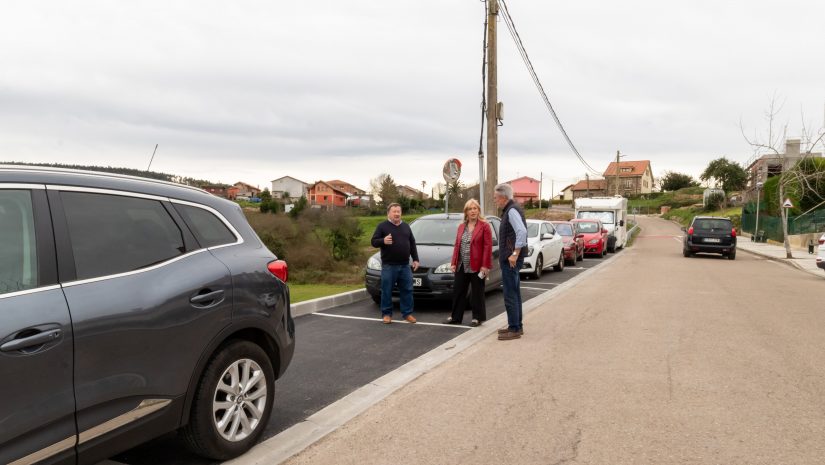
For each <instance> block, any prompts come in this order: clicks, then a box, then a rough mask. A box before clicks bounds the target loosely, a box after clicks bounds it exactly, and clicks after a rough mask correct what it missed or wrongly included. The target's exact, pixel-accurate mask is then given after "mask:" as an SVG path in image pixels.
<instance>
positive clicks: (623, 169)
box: [622, 168, 633, 173]
mask: <svg viewBox="0 0 825 465" xmlns="http://www.w3.org/2000/svg"><path fill="white" fill-rule="evenodd" d="M631 171H633V168H622V173H630V172H631Z"/></svg>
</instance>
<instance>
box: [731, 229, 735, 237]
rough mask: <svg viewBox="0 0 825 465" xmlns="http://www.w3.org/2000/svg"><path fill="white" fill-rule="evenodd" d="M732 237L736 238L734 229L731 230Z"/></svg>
mask: <svg viewBox="0 0 825 465" xmlns="http://www.w3.org/2000/svg"><path fill="white" fill-rule="evenodd" d="M730 236H731V237H736V228H733V229H731V230H730Z"/></svg>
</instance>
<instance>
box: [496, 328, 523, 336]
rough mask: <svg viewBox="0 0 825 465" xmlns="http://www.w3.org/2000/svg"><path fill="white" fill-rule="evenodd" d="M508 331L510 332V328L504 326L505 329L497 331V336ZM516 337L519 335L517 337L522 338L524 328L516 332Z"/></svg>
mask: <svg viewBox="0 0 825 465" xmlns="http://www.w3.org/2000/svg"><path fill="white" fill-rule="evenodd" d="M508 331H510V327H509V326H505V327H503V328H501V329H499V330H498V333H499V334H504V333H506V332H508ZM518 335H519V336H524V328H521V329H520V330H518Z"/></svg>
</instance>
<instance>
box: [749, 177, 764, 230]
mask: <svg viewBox="0 0 825 465" xmlns="http://www.w3.org/2000/svg"><path fill="white" fill-rule="evenodd" d="M762 186H763V183H762V182H761V181H760V182H757V183H756V226H754V228H753V236H751V237H752V238H756V241H757V242H759V192H760V191H761V190H762Z"/></svg>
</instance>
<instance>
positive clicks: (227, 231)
mask: <svg viewBox="0 0 825 465" xmlns="http://www.w3.org/2000/svg"><path fill="white" fill-rule="evenodd" d="M286 279H287V268H286V264H285V263H284V262H283V261H280V260H278V259H277V257H275V256H274V255H273V254H272V253H271V252H270V251H269V250H267V249H266V247H264V246H263V244H262V243H261V241H260V240H259V239H258V237H257V236H256V234H255V232H254V231H253V230H252V228H251V227H250V226H249V224H248V223H247V222H246V219H245V218H244V216H243V213H242V212H241V209H240V208H239V207H238V205H237V204H235V203H233V202H230V201H228V200H223V199H220V198H218V197H215V196H212V195H210V194H208V193H207V192H205V191H202V190H200V189H195V188H191V187H187V186H182V185H177V184H172V183H166V182H160V181H154V180H149V179H142V178H133V177H126V176H117V175H110V174H104V173H95V172H86V171H73V170H58V169H51V168H33V167H14V166H2V165H0V373H2V375H3V380H4V381H5V382H4V383H2V385H1V386H0V399H2V401H0V463H4V464H5V463H13V464H29V463H57V464H75V463H79V464H83V463H97V462H99V461H100V460H102V459H105V458H107V457H110V456H112V455H114V454H116V453H118V452H120V451H122V450H125V449H128V448H130V447H133V446H135V445H136V444H138V443H141V442H143V441H146V440H148V439H151V438H153V437H156V436H159V435H161V434H164V433H167V432H169V431H173V430H177V429H180V430H181V432H182V436H183V437H184V438H185V442H186V444H187V445H188V446H189V447H190V448H191V449H192V450H193V451H195V452H197V453H198V454H201V455H203V456H205V457H209V458H212V459H216V460H224V459H228V458H231V457H234V456H237V455H239V454H241V453H243V452H245V451H246V450H247V449H249V448H250V447H251V446H252V445H253V444H254V443H255V442H256V441H257V440H258V438H259V437H260V435H261V433H262V432H263V430H264V428H265V427H266V424H267V422H268V419H269V416H270V413H271V412H272V405H273V401H274V394H275V389H274V383H275V380H276V379H277V378H279V377H280V376H281V375H282V374H283V373H284V371H285V370H286V368H287V366H289V363H290V361H291V359H292V354H293V351H294V347H295V340H294V337H295V334H294V333H295V329H294V323H293V321H292V317H291V315H290V311H289V289H288V288H287V286H286V284H285V281H286Z"/></svg>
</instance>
